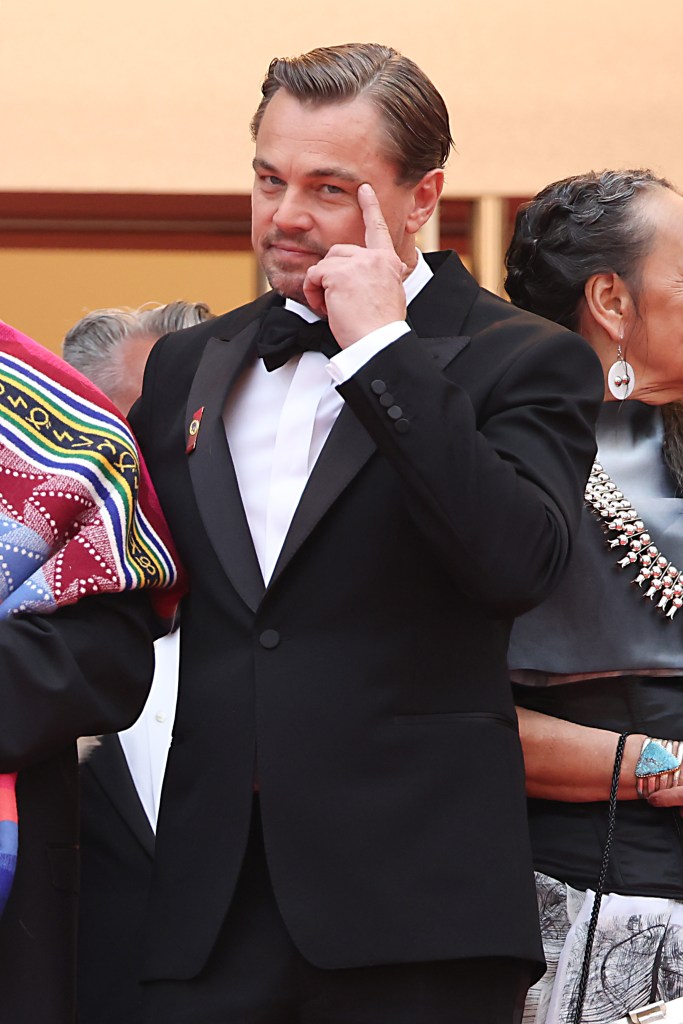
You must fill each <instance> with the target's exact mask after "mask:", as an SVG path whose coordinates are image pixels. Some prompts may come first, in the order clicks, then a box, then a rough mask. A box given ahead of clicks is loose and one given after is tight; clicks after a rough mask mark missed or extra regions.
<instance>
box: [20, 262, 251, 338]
mask: <svg viewBox="0 0 683 1024" xmlns="http://www.w3.org/2000/svg"><path fill="white" fill-rule="evenodd" d="M255 281H256V268H255V260H254V257H253V256H252V254H251V253H249V252H240V253H226V252H215V253H214V252H212V253H197V252H188V253H177V252H170V253H169V252H146V251H145V252H125V251H111V250H98V249H95V250H88V251H84V250H79V249H0V319H3V320H6V321H7V322H8V323H10V324H12V325H13V326H14V327H17V328H19V329H20V330H22V331H23V332H24V333H25V334H28V335H29V336H30V337H32V338H35V340H36V341H40V342H42V343H43V344H44V345H47V347H48V348H51V349H53V350H54V351H59V349H60V346H61V341H62V338H63V337H64V334H65V333H66V331H67V330H68V329H69V327H71V326H72V325H73V324H74V323H75V322H76V321H77V320H80V318H81V317H82V316H83V314H84V313H86V312H88V311H89V310H91V309H99V308H101V307H102V306H132V307H133V308H136V307H137V306H140V305H142V304H143V303H144V302H172V301H173V300H174V299H185V300H187V301H188V302H200V301H201V302H208V304H209V306H210V307H211V308H212V309H213V311H214V312H215V313H223V312H225V310H226V309H232V308H233V307H234V306H239V305H241V304H242V303H243V302H248V301H249V300H250V299H251V298H253V295H254V289H255Z"/></svg>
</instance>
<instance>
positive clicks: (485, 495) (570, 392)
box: [339, 311, 604, 615]
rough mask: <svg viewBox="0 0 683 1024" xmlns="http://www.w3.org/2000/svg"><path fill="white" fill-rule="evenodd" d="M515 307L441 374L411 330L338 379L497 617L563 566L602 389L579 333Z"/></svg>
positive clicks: (519, 608) (517, 607) (464, 577)
mask: <svg viewBox="0 0 683 1024" xmlns="http://www.w3.org/2000/svg"><path fill="white" fill-rule="evenodd" d="M515 313H516V314H517V315H516V316H515V317H513V318H511V319H509V320H500V319H499V320H498V321H497V322H494V323H493V324H491V325H490V326H489V327H488V328H486V329H485V330H482V331H480V332H478V333H477V334H476V336H473V337H472V339H471V340H470V339H466V340H467V341H469V344H467V345H466V347H465V349H464V351H461V352H459V353H458V355H457V358H455V359H453V361H452V362H451V363H450V365H446V366H445V367H443V369H441V368H440V367H439V365H438V363H437V361H435V359H434V357H433V352H432V351H431V350H430V346H429V344H428V343H426V342H425V339H424V338H418V337H416V335H415V334H414V333H412V332H411V333H409V334H407V335H405V336H404V337H402V338H400V339H399V340H398V341H397V342H395V343H393V344H392V345H390V346H389V347H388V348H386V349H384V350H383V351H382V352H380V353H379V354H378V355H377V356H375V357H374V358H373V359H371V360H370V361H369V362H368V363H367V364H366V365H365V366H364V367H363V368H362V369H361V370H360V371H359V372H358V373H356V374H355V375H354V377H352V378H351V379H350V380H349V381H347V382H346V383H344V384H343V385H341V386H340V387H339V391H340V393H341V394H342V395H343V397H344V399H345V400H346V402H347V403H348V404H349V405H350V406H351V407H352V408H353V410H354V412H355V414H356V415H357V416H358V418H359V419H360V420H361V422H362V423H363V425H364V426H365V428H366V429H367V430H368V432H369V433H370V434H371V435H372V437H373V439H374V441H375V443H376V444H377V446H378V448H379V449H380V451H381V452H382V453H383V454H384V455H385V457H386V458H387V459H389V461H390V462H391V464H392V465H393V466H394V467H395V469H396V470H397V471H398V473H399V474H400V476H401V478H402V480H403V482H404V485H405V487H406V491H407V496H408V501H409V506H410V508H411V511H412V515H413V516H414V520H415V522H416V524H417V525H418V526H419V528H420V530H421V532H422V533H423V535H424V536H425V538H426V539H427V540H428V542H429V544H430V545H431V546H432V547H433V548H434V549H435V551H436V553H437V555H438V557H439V558H440V559H442V560H443V563H444V564H445V565H446V566H447V567H448V568H449V570H450V572H451V573H452V574H453V576H454V577H455V579H456V581H457V583H458V585H459V586H461V587H462V588H463V589H464V590H465V591H466V592H467V593H468V594H469V596H470V597H471V598H472V600H474V601H477V602H479V603H481V604H482V605H483V606H485V607H486V608H487V609H488V610H490V611H491V612H492V613H494V614H505V615H508V614H512V615H517V614H519V613H520V612H523V611H525V610H526V609H528V608H530V607H532V606H533V605H535V604H537V603H539V602H540V601H542V600H543V598H544V597H545V596H546V595H547V594H548V593H549V591H550V590H551V589H552V588H553V587H554V586H555V584H556V583H557V582H558V581H559V579H560V577H561V574H562V572H563V570H564V568H565V566H566V564H567V561H568V558H569V553H570V549H571V540H572V537H573V535H574V533H575V531H576V530H577V528H578V522H579V515H580V510H581V504H582V493H583V487H584V485H585V480H586V477H587V474H588V472H589V469H590V465H591V462H592V460H593V458H594V456H595V441H594V424H595V418H596V416H597V412H598V409H599V406H600V402H601V400H602V394H603V387H604V385H603V381H602V372H601V369H600V365H599V362H598V360H597V358H596V356H595V355H594V353H593V352H592V350H591V349H590V348H589V346H588V345H587V343H586V342H585V341H584V340H583V339H582V338H579V337H578V336H577V335H573V334H571V333H569V332H567V331H564V330H562V329H560V328H556V327H555V326H554V325H550V324H549V323H547V322H546V321H543V320H540V319H539V318H535V317H534V318H531V317H529V318H526V317H525V316H523V315H522V316H520V315H519V313H518V311H515ZM466 329H467V328H466ZM447 341H448V339H444V342H447ZM442 347H443V346H442ZM377 382H380V383H379V384H378V383H377ZM384 385H386V391H384V392H382V387H383V386H384ZM380 392H381V393H380ZM387 393H388V394H389V395H391V397H392V398H393V400H394V401H393V406H392V404H390V403H389V402H388V401H387V398H386V395H387ZM392 408H393V412H392Z"/></svg>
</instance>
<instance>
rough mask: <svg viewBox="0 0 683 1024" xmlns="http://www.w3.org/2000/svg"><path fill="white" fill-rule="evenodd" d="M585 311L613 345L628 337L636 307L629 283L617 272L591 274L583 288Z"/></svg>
mask: <svg viewBox="0 0 683 1024" xmlns="http://www.w3.org/2000/svg"><path fill="white" fill-rule="evenodd" d="M583 294H584V298H585V300H586V312H587V313H588V314H589V315H590V316H591V317H592V319H593V320H594V321H595V323H596V324H597V325H598V326H599V327H600V328H602V330H603V331H604V332H605V333H606V334H607V335H608V337H609V338H610V340H611V341H613V342H614V343H615V344H617V343H619V342H623V340H624V337H628V333H629V332H628V330H627V328H629V327H630V326H631V323H632V320H633V317H634V316H635V315H636V308H635V304H634V302H633V298H632V296H631V292H630V291H629V289H628V286H627V285H626V283H625V282H624V280H623V278H621V277H620V276H619V274H614V273H605V274H593V275H592V276H591V277H589V278H588V280H587V281H586V284H585V285H584V289H583Z"/></svg>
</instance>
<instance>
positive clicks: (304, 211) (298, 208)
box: [273, 187, 313, 231]
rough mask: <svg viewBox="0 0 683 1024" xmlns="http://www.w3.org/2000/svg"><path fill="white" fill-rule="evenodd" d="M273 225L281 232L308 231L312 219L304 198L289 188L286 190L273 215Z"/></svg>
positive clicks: (311, 224)
mask: <svg viewBox="0 0 683 1024" xmlns="http://www.w3.org/2000/svg"><path fill="white" fill-rule="evenodd" d="M273 223H274V224H275V225H276V227H278V228H279V229H280V230H281V231H309V230H310V229H311V227H312V226H313V218H312V217H311V213H310V210H309V205H308V203H307V201H306V197H305V196H304V195H303V194H302V193H301V192H299V191H297V190H295V189H292V188H291V187H290V188H288V189H286V190H285V191H284V193H283V195H282V197H281V199H280V202H279V204H278V207H277V210H276V211H275V213H274V215H273Z"/></svg>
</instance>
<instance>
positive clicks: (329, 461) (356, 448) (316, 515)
mask: <svg viewBox="0 0 683 1024" xmlns="http://www.w3.org/2000/svg"><path fill="white" fill-rule="evenodd" d="M375 451H376V446H375V442H374V441H373V440H372V438H371V437H370V435H369V434H368V432H367V431H366V429H365V427H363V426H362V425H361V424H360V423H359V422H358V420H357V419H356V417H355V416H354V414H353V413H352V412H351V410H350V409H349V408H348V406H344V407H343V408H342V410H341V412H340V413H339V416H338V417H337V420H336V422H335V424H334V426H333V427H332V430H331V431H330V436H329V437H328V439H327V441H326V442H325V445H324V447H323V450H322V452H321V453H320V456H319V458H318V461H317V462H316V464H315V466H314V467H313V472H312V473H311V475H310V477H309V479H308V483H307V484H306V487H305V488H304V492H303V494H302V495H301V500H300V502H299V504H298V506H297V510H296V512H295V513H294V518H293V519H292V523H291V526H290V527H289V531H288V533H287V536H286V538H285V543H284V545H283V547H282V551H281V552H280V557H279V558H278V560H277V564H276V566H275V570H274V572H273V575H272V577H271V580H270V583H269V586H272V585H273V583H274V582H275V581H276V580H277V578H278V576H280V575H281V573H282V572H283V570H284V569H285V567H286V566H287V564H288V563H289V562H290V561H291V560H292V558H293V556H294V555H295V554H296V552H297V551H298V550H299V548H300V547H301V545H302V544H303V542H304V541H305V540H306V538H307V537H308V536H309V534H310V533H311V531H312V530H313V529H314V527H315V526H316V525H317V523H319V522H320V520H321V519H322V517H323V516H324V515H325V513H326V512H327V511H328V509H329V508H331V506H332V505H333V504H334V502H335V501H336V500H337V498H338V497H339V495H340V494H341V493H342V491H344V490H345V489H346V487H348V485H349V484H350V483H351V481H352V480H353V478H354V477H355V476H356V474H357V473H358V472H359V471H360V470H361V469H362V467H363V466H364V465H365V463H366V462H367V461H368V459H369V458H370V456H371V455H372V454H373V452H375Z"/></svg>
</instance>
